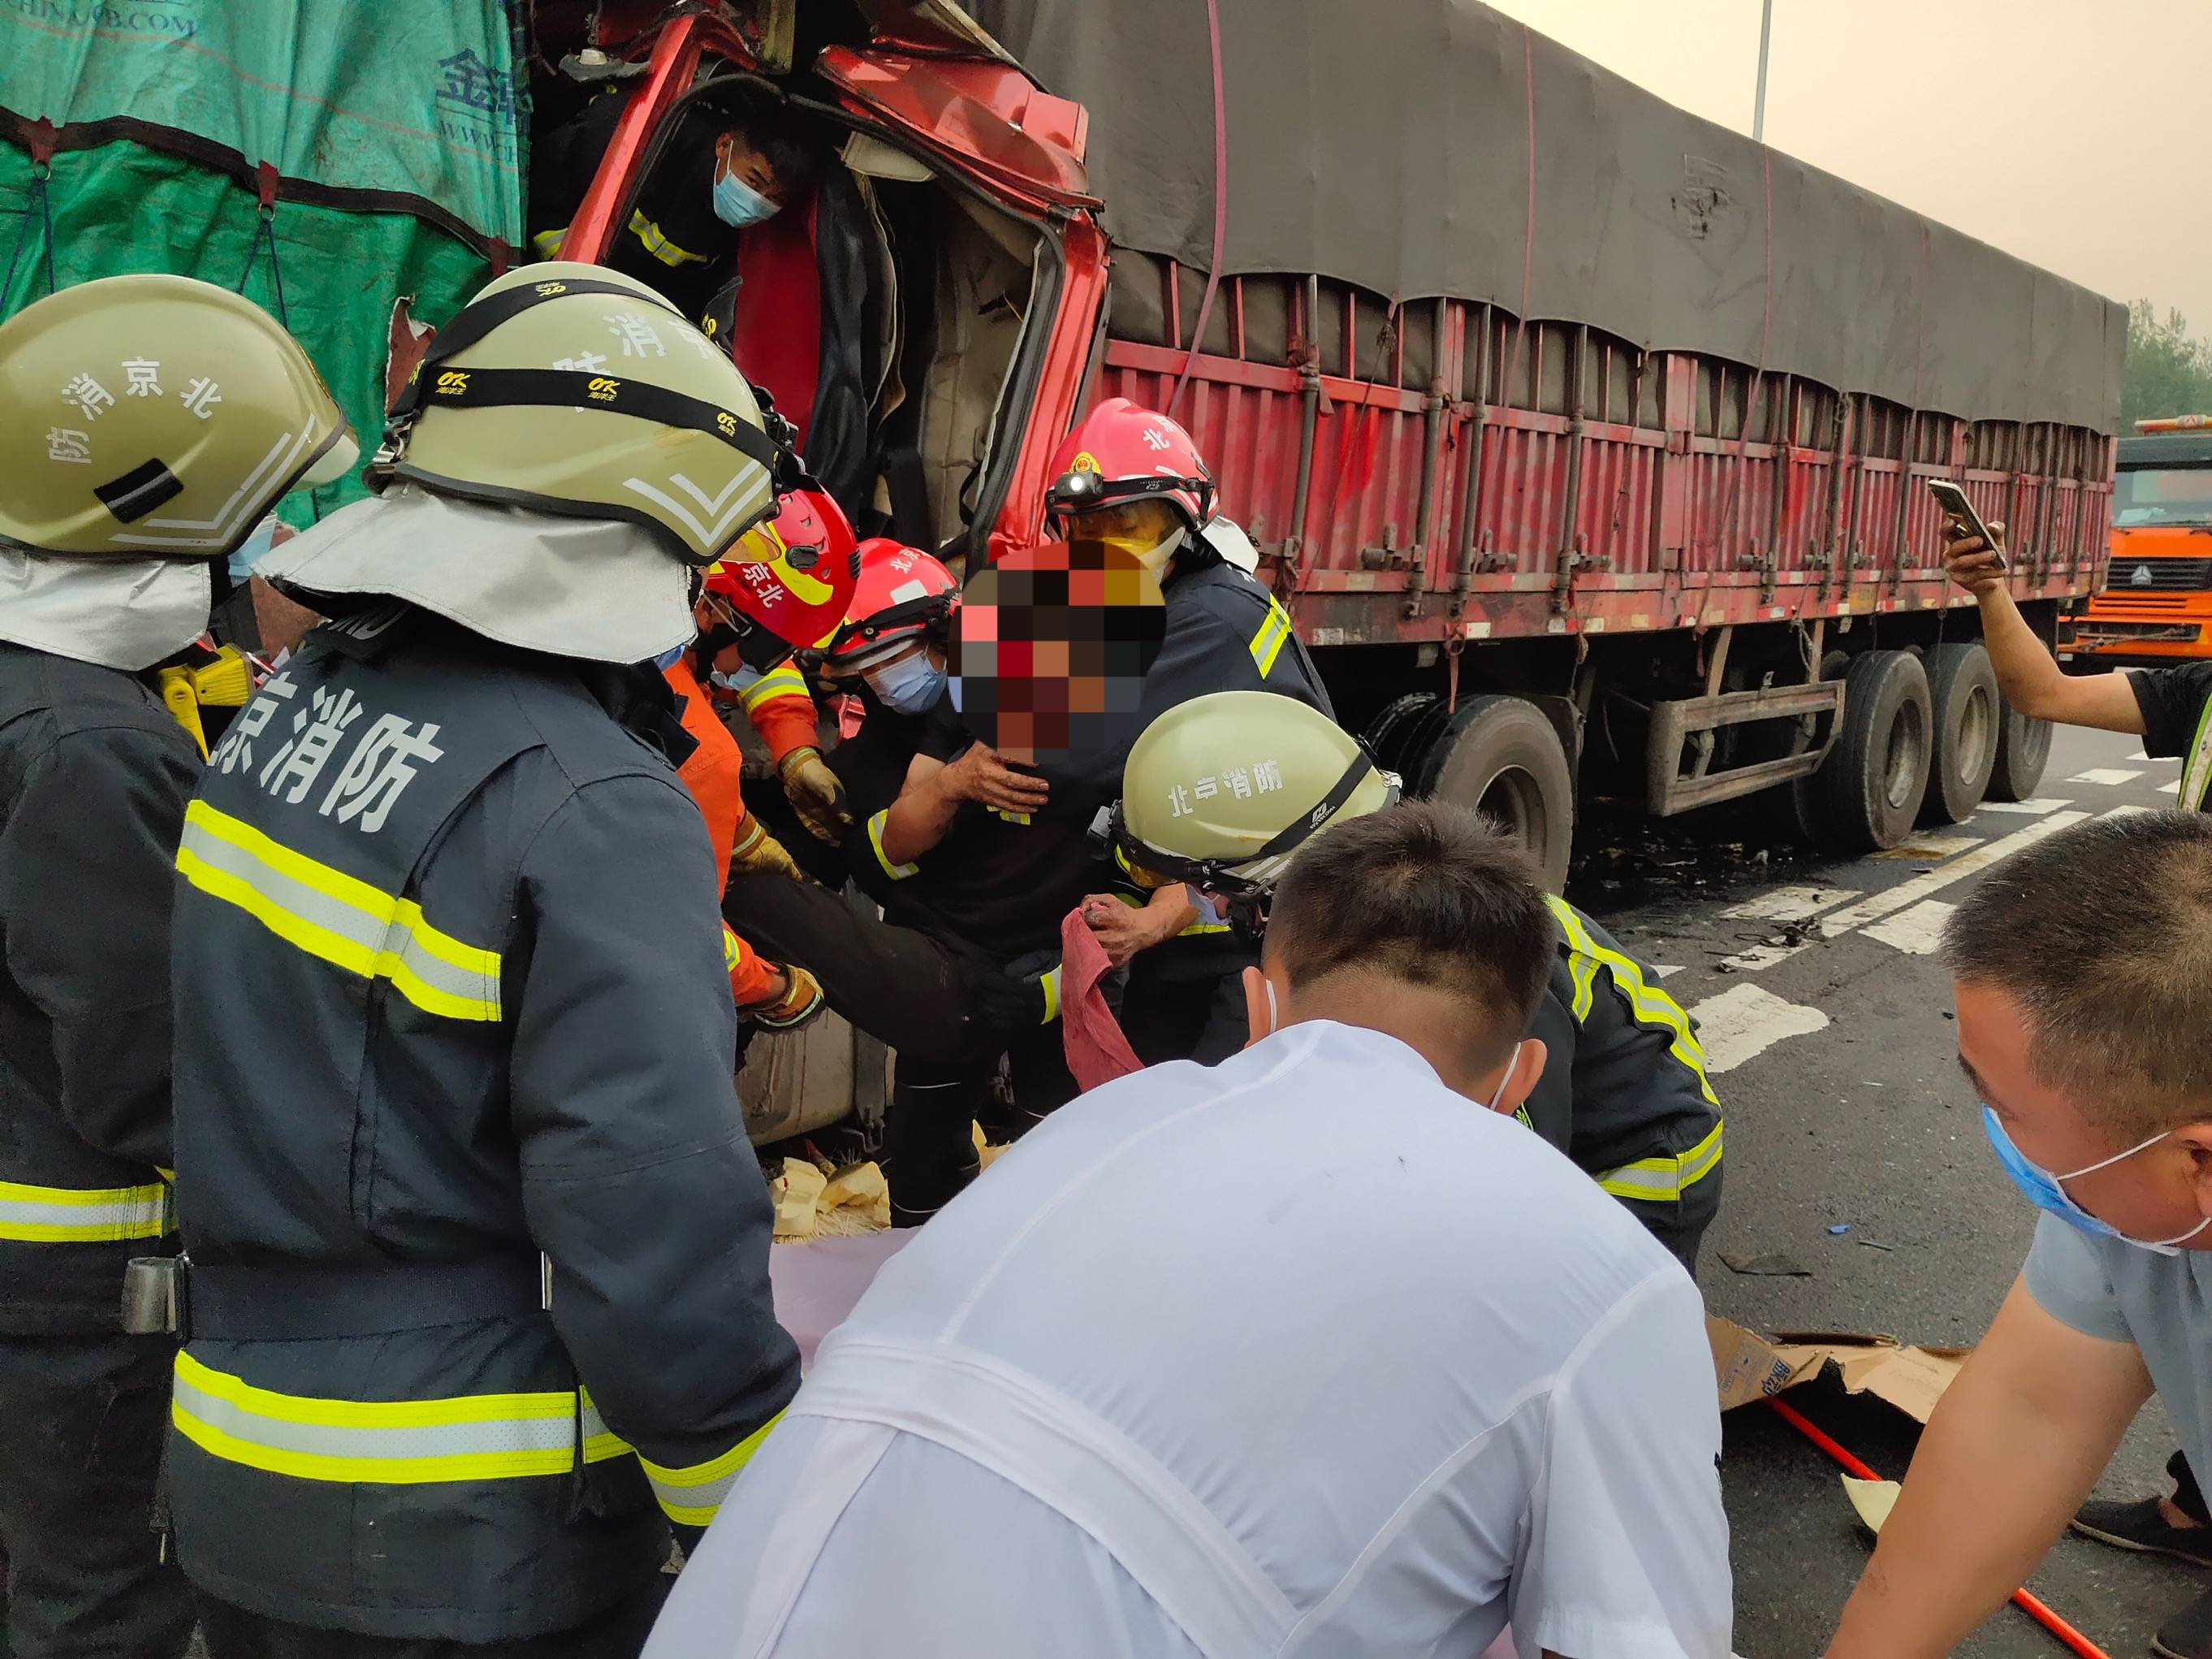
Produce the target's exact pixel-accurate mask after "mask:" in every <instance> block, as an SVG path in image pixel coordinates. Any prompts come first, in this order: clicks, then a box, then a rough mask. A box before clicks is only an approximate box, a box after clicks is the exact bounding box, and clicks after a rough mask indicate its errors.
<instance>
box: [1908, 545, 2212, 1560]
mask: <svg viewBox="0 0 2212 1659" xmlns="http://www.w3.org/2000/svg"><path fill="white" fill-rule="evenodd" d="M1990 531H1991V532H1992V533H1994V534H1995V535H1996V538H1997V539H1998V542H1999V544H2000V546H2002V542H2003V538H2004V526H2003V525H2002V524H2001V523H2000V524H1993V525H1991V526H1990ZM1946 534H1947V543H1946V545H1945V547H1944V550H1943V565H1944V568H1945V569H1946V570H1947V571H1948V573H1949V574H1950V577H1951V580H1953V581H1954V582H1956V583H1958V584H1959V586H1961V587H1963V588H1965V589H1966V592H1969V593H1972V595H1973V596H1974V598H1975V599H1977V600H1978V601H1979V603H1980V605H1981V608H1982V643H1983V645H1984V647H1987V648H1988V651H1989V653H1990V667H1992V668H1993V669H1995V670H1996V676H1997V690H1999V691H2001V692H2002V693H2003V694H2004V699H2005V701H2006V702H2008V703H2010V704H2011V705H2012V706H2013V708H2015V710H2016V711H2018V712H2019V713H2021V714H2025V715H2027V717H2028V718H2029V719H2031V720H2057V721H2058V722H2059V723H2060V724H2061V725H2064V726H2094V727H2095V728H2096V729H2097V730H2099V731H2100V732H2135V733H2137V734H2139V735H2140V736H2141V737H2142V740H2143V753H2144V754H2146V755H2148V756H2150V757H2152V758H2153V759H2163V758H2181V759H2185V760H2186V761H2187V762H2188V764H2187V765H2186V766H2185V768H2184V769H2183V770H2182V775H2181V793H2180V797H2179V800H2178V801H2177V802H2176V803H2175V804H2176V805H2179V807H2180V808H2181V809H2182V810H2183V811H2192V812H2193V811H2198V810H2200V809H2201V808H2202V807H2203V805H2204V795H2205V786H2206V784H2207V783H2208V781H2212V721H2208V720H2206V718H2205V716H2206V714H2207V710H2208V705H2212V659H2205V660H2202V661H2197V662H2185V663H2182V664H2179V665H2177V666H2175V667H2172V668H2136V669H2130V670H2128V671H2124V672H2121V673H2116V674H2087V675H2080V676H2076V675H2072V674H2069V673H2067V672H2066V671H2064V670H2063V669H2062V668H2060V667H2059V665H2058V664H2057V660H2056V659H2054V658H2053V657H2052V656H2051V648H2050V647H2048V646H2047V645H2045V643H2044V642H2043V641H2042V640H2041V639H2039V637H2038V636H2037V635H2036V632H2035V630H2034V629H2032V628H2030V627H2029V626H2028V625H2027V618H2025V617H2022V616H2021V614H2020V607H2019V606H2017V605H2015V604H2014V603H2013V602H2012V595H2011V594H2010V593H2008V592H2006V591H2005V567H2004V561H2003V557H2002V554H2001V552H1999V551H1997V550H1992V549H1991V548H1990V546H1989V544H1987V543H1986V542H1984V540H1983V539H1982V538H1981V537H1980V536H1978V535H1977V534H1975V533H1974V532H1973V530H1972V528H1971V527H1970V526H1967V525H1966V523H1965V522H1964V521H1963V520H1959V519H1956V518H1954V519H1952V520H1949V522H1948V526H1947V527H1946ZM2206 1554H2207V1555H2208V1556H2212V1551H2207V1552H2206Z"/></svg>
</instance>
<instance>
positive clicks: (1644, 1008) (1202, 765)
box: [1107, 692, 1721, 1274]
mask: <svg viewBox="0 0 2212 1659" xmlns="http://www.w3.org/2000/svg"><path fill="white" fill-rule="evenodd" d="M1396 793H1397V786H1396V781H1395V779H1389V777H1388V775H1386V774H1383V773H1381V772H1378V771H1376V769H1375V767H1374V763H1373V762H1372V760H1371V759H1370V757H1369V756H1368V754H1367V751H1366V750H1364V748H1363V747H1361V745H1360V744H1358V741H1357V740H1356V739H1354V738H1352V737H1350V736H1349V735H1347V734H1346V733H1345V732H1342V731H1341V730H1340V729H1339V728H1338V727H1337V726H1335V725H1334V723H1333V722H1331V721H1329V720H1326V719H1325V718H1323V717H1322V715H1320V714H1316V712H1315V711H1313V710H1311V709H1309V708H1300V707H1297V706H1296V705H1293V704H1291V703H1290V702H1287V701H1285V700H1283V699H1279V698H1269V697H1265V696H1260V695H1257V694H1255V693H1252V692H1229V693H1225V694H1222V695H1218V696H1210V697H1200V698H1198V699H1196V700H1194V701H1193V702H1187V703H1183V704H1182V705H1180V706H1179V707H1177V708H1174V709H1172V710H1171V711H1170V712H1169V713H1168V714H1165V715H1164V716H1163V717H1162V718H1160V719H1159V720H1155V721H1154V722H1153V723H1152V725H1150V726H1147V727H1146V729H1145V731H1144V733H1143V734H1142V735H1141V736H1140V737H1139V738H1138V739H1137V742H1136V744H1135V745H1134V747H1133V748H1132V750H1130V754H1129V764H1128V769H1127V773H1126V774H1125V776H1124V784H1123V790H1122V796H1121V799H1120V800H1119V801H1117V802H1116V803H1115V806H1114V809H1113V811H1112V814H1111V817H1110V818H1109V824H1108V827H1107V835H1108V837H1109V840H1110V841H1111V842H1112V844H1113V848H1114V851H1115V854H1117V855H1118V856H1119V858H1120V860H1121V862H1122V864H1123V865H1124V866H1125V867H1127V868H1129V869H1131V870H1132V871H1133V872H1135V874H1136V878H1137V879H1138V881H1139V883H1140V884H1145V885H1147V886H1158V885H1160V884H1170V883H1174V882H1178V881H1180V882H1184V883H1188V884H1190V885H1192V886H1194V887H1195V888H1197V889H1199V890H1201V891H1204V892H1209V893H1212V894H1217V895H1219V896H1222V897H1223V898H1225V900H1226V901H1227V902H1228V903H1229V904H1230V905H1231V907H1233V908H1236V909H1237V911H1238V912H1239V913H1240V914H1241V915H1242V916H1243V918H1244V919H1245V921H1246V923H1247V925H1248V927H1250V928H1251V929H1253V930H1255V931H1256V930H1257V929H1258V928H1259V927H1261V926H1263V925H1264V924H1263V921H1262V920H1261V917H1262V911H1263V908H1264V906H1265V903H1266V901H1267V895H1268V893H1269V892H1270V890H1272V888H1273V884H1274V882H1275V880H1276V878H1278V877H1279V875H1280V874H1281V872H1282V871H1283V869H1284V867H1285V866H1286V865H1287V863H1288V861H1289V859H1290V855H1291V853H1292V852H1293V851H1294V850H1295V849H1296V848H1297V846H1298V845H1299V844H1300V843H1301V842H1304V840H1306V839H1307V838H1308V837H1309V836H1311V835H1312V834H1314V833H1315V832H1316V830H1317V829H1320V828H1321V827H1322V826H1323V825H1326V824H1328V823H1335V822H1337V821H1339V820H1340V819H1342V818H1344V817H1349V816H1356V815H1358V814H1360V813H1364V812H1371V811H1377V810H1379V809H1380V808H1381V807H1383V805H1387V804H1388V803H1389V801H1390V800H1391V799H1395V797H1396ZM1546 902H1547V903H1548V904H1549V905H1550V907H1551V910H1552V915H1553V920H1554V921H1556V922H1557V923H1558V924H1559V949H1558V952H1557V956H1556V957H1555V959H1554V961H1553V965H1552V972H1551V978H1550V981H1549V983H1548V985H1547V988H1546V992H1545V995H1544V998H1543V1000H1542V1001H1541V1002H1540V1003H1539V1004H1538V1006H1537V1011H1536V1019H1535V1024H1534V1025H1533V1026H1532V1027H1531V1028H1530V1033H1529V1034H1530V1035H1531V1036H1536V1037H1541V1039H1542V1040H1543V1042H1544V1047H1545V1053H1546V1060H1545V1064H1544V1069H1543V1072H1542V1074H1541V1076H1540V1077H1539V1078H1538V1079H1537V1082H1536V1084H1535V1086H1534V1089H1532V1090H1531V1091H1530V1092H1529V1095H1528V1098H1527V1100H1526V1101H1524V1102H1523V1103H1522V1104H1521V1106H1520V1107H1519V1108H1518V1109H1516V1111H1515V1113H1514V1115H1515V1116H1516V1118H1518V1119H1519V1120H1520V1121H1522V1123H1524V1124H1526V1125H1528V1127H1531V1128H1533V1129H1534V1130H1535V1131H1536V1133H1538V1134H1540V1135H1541V1136H1542V1137H1543V1138H1544V1139H1546V1140H1547V1141H1549V1142H1551V1144H1552V1145H1553V1146H1556V1147H1558V1148H1559V1150H1560V1151H1561V1152H1565V1153H1566V1154H1567V1156H1568V1157H1569V1158H1572V1159H1573V1160H1574V1162H1575V1163H1576V1164H1577V1165H1578V1166H1579V1167H1580V1168H1581V1169H1583V1170H1584V1171H1585V1172H1586V1173H1588V1174H1589V1176H1591V1177H1592V1178H1593V1179H1594V1180H1595V1181H1596V1182H1597V1183H1598V1184H1599V1185H1600V1186H1601V1187H1602V1188H1604V1189H1605V1190H1606V1191H1607V1193H1609V1194H1612V1195H1613V1197H1614V1198H1616V1199H1618V1200H1620V1202H1621V1203H1622V1204H1623V1205H1625V1206H1626V1207H1627V1208H1628V1210H1629V1211H1630V1212H1631V1213H1632V1214H1633V1215H1635V1217H1636V1218H1637V1219H1638V1220H1639V1221H1641V1222H1642V1223H1643V1224H1644V1227H1645V1229H1646V1230H1647V1231H1650V1233H1651V1235H1652V1236H1653V1237H1655V1238H1656V1239H1657V1240H1658V1241H1659V1243H1662V1244H1663V1245H1665V1246H1666V1247H1667V1249H1669V1250H1671V1251H1673V1252H1674V1255H1675V1256H1676V1258H1677V1259H1679V1260H1680V1261H1681V1263H1682V1265H1683V1266H1684V1267H1687V1268H1688V1269H1690V1271H1691V1272H1692V1273H1693V1274H1694V1273H1695V1272H1696V1270H1697V1255H1698V1246H1699V1243H1700V1241H1701V1240H1702V1239H1703V1238H1704V1237H1705V1229H1706V1228H1707V1226H1709V1225H1711V1221H1712V1218H1713V1216H1714V1214H1715V1213H1716V1212H1717V1210H1718V1208H1719V1206H1720V1195H1721V1108H1720V1101H1719V1098H1718V1097H1717V1095H1716V1094H1715V1093H1714V1091H1713V1087H1712V1083H1711V1079H1709V1078H1708V1077H1707V1075H1706V1072H1705V1053H1704V1050H1703V1049H1701V1048H1699V1045H1698V1039H1697V1034H1696V1032H1695V1031H1694V1030H1692V1027H1691V1024H1690V1021H1689V1017H1688V1015H1686V1013H1685V1012H1683V1011H1682V1008H1681V1006H1680V1004H1678V1003H1676V1002H1675V1001H1674V999H1673V998H1672V997H1670V996H1668V994H1667V993H1666V992H1665V991H1664V990H1662V989H1661V988H1660V987H1659V986H1658V984H1657V983H1656V979H1655V977H1654V975H1652V974H1651V972H1650V969H1648V968H1646V967H1645V966H1644V964H1643V963H1639V962H1638V961H1637V960H1636V959H1635V958H1634V957H1631V956H1630V955H1628V953H1627V952H1626V951H1623V950H1622V949H1621V948H1620V945H1619V943H1618V942H1617V941H1616V940H1615V939H1613V936H1612V935H1611V934H1609V933H1607V932H1606V931H1605V930H1604V929H1603V928H1602V927H1599V926H1598V924H1597V923H1596V922H1595V921H1591V920H1590V918H1589V917H1588V916H1586V915H1583V913H1582V912H1581V911H1580V910H1577V908H1575V907H1574V906H1572V905H1571V904H1569V903H1568V902H1566V901H1565V900H1564V899H1561V898H1558V897H1552V896H1547V901H1546ZM1255 973H1256V970H1255ZM1251 978H1252V975H1248V976H1247V979H1246V984H1247V985H1248V987H1249V983H1250V981H1251ZM1263 1012H1264V1011H1263ZM1132 1042H1133V1039H1132Z"/></svg>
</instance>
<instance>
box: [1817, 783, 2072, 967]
mask: <svg viewBox="0 0 2212 1659" xmlns="http://www.w3.org/2000/svg"><path fill="white" fill-rule="evenodd" d="M2088 816H2089V815H2088V814H2087V812H2053V813H2052V814H2051V816H2050V817H2045V818H2039V819H2038V820H2037V821H2036V822H2035V823H2031V824H2029V825H2028V826H2027V829H2015V830H2014V831H2013V832H2012V834H2010V835H2009V836H1999V837H1998V838H1997V839H1996V840H1995V841H1993V842H1990V843H1989V844H1988V845H1987V846H1984V847H1978V848H1975V849H1974V850H1973V851H1972V852H1971V853H1963V854H1960V856H1959V857H1957V858H1954V859H1953V860H1951V861H1950V862H1949V863H1948V864H1946V865H1944V866H1942V868H1941V869H1937V870H1930V871H1929V872H1928V873H1927V874H1926V875H1924V876H1915V877H1913V878H1912V879H1911V880H1910V881H1901V882H1899V883H1898V884H1897V885H1896V886H1894V887H1890V888H1886V889H1884V890H1882V891H1881V892H1879V893H1869V895H1867V896H1866V897H1864V898H1863V899H1861V900H1860V901H1859V902H1857V904H1850V905H1845V906H1844V908H1842V909H1840V910H1836V911H1832V912H1831V913H1829V914H1828V915H1825V916H1823V917H1821V919H1820V931H1821V932H1822V933H1824V934H1826V936H1827V937H1828V938H1830V939H1834V938H1835V937H1836V936H1837V935H1838V934H1840V933H1850V931H1851V929H1852V928H1854V927H1865V926H1866V925H1867V923H1869V922H1870V921H1880V920H1881V918H1882V917H1884V916H1888V915H1896V914H1897V912H1899V910H1902V909H1905V908H1907V907H1908V906H1911V905H1915V904H1917V903H1919V902H1920V901H1921V900H1923V899H1924V898H1930V897H1933V896H1935V895H1936V894H1937V893H1940V892H1942V890H1943V889H1945V888H1946V887H1948V886H1949V885H1950V884H1952V883H1953V882H1954V881H1962V880H1964V879H1965V878H1966V877H1968V876H1971V875H1974V874H1977V873H1978V872H1981V871H1984V870H1986V869H1988V868H1989V867H1990V866H1991V865H1992V864H1997V863H2001V862H2002V861H2003V860H2006V859H2008V858H2009V857H2011V856H2012V855H2013V854H2015V853H2017V852H2019V851H2020V849H2021V848H2023V847H2032V846H2033V845H2034V844H2035V843H2036V842H2039V841H2041V840H2042V839H2043V838H2044V837H2045V836H2048V835H2051V834H2053V833H2055V832H2056V831H2057V830H2060V829H2064V828H2065V827H2066V826H2067V825H2068V824H2069V823H2081V820H2082V819H2083V818H2086V817H2088Z"/></svg>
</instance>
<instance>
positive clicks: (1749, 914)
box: [1721, 887, 1860, 921]
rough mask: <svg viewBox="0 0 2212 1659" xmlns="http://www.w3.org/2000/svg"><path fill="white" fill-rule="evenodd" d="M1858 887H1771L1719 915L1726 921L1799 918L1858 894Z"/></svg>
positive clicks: (1788, 919)
mask: <svg viewBox="0 0 2212 1659" xmlns="http://www.w3.org/2000/svg"><path fill="white" fill-rule="evenodd" d="M1859 891H1860V890H1859V889H1857V888H1856V887H1771V888H1769V889H1768V890H1766V891H1765V892H1764V893H1761V894H1759V896H1756V897H1755V898H1749V899H1746V900H1745V901H1744V902H1742V903H1741V904H1732V905H1730V906H1729V908H1727V909H1725V910H1723V911H1722V912H1721V915H1722V917H1723V919H1724V920H1726V921H1803V920H1804V919H1805V918H1806V917H1808V916H1817V915H1820V912H1821V911H1823V910H1829V909H1833V908H1835V907H1836V906H1837V905H1838V904H1841V903H1842V902H1844V900H1845V899H1855V898H1857V897H1858V896H1859Z"/></svg>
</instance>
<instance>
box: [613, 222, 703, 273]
mask: <svg viewBox="0 0 2212 1659" xmlns="http://www.w3.org/2000/svg"><path fill="white" fill-rule="evenodd" d="M629 229H630V234H631V235H633V236H635V237H636V238H637V240H639V241H641V242H642V243H644V244H645V251H646V252H647V253H650V254H651V255H652V256H653V258H656V259H658V260H659V261H660V263H661V264H664V265H696V264H703V263H704V262H705V260H706V258H707V256H706V255H705V254H703V253H694V252H691V250H690V248H688V247H678V246H677V245H676V244H675V243H674V242H671V240H668V233H667V232H666V231H665V230H663V229H661V228H660V227H659V225H656V224H655V223H653V221H652V220H650V219H648V218H647V217H646V216H645V215H643V214H642V213H640V212H637V211H635V210H632V212H631V214H630V216H629Z"/></svg>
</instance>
